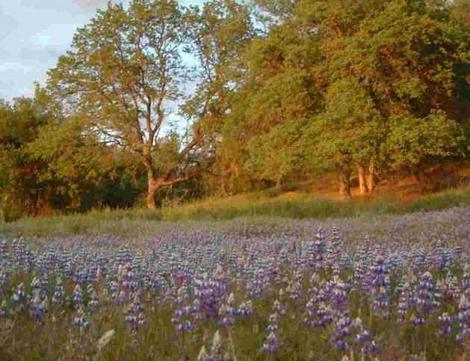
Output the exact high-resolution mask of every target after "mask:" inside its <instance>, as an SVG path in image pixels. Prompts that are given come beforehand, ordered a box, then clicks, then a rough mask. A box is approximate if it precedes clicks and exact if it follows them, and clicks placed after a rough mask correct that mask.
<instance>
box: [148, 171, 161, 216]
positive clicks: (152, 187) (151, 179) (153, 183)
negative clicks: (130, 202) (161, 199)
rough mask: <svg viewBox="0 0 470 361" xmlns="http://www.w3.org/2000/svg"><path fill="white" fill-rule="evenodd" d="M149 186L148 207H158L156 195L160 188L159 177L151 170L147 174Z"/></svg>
mask: <svg viewBox="0 0 470 361" xmlns="http://www.w3.org/2000/svg"><path fill="white" fill-rule="evenodd" d="M147 180H148V186H147V208H148V209H157V202H156V200H155V195H156V194H157V191H158V189H159V186H158V182H157V179H156V177H155V175H154V174H153V172H152V171H151V170H149V171H148V175H147Z"/></svg>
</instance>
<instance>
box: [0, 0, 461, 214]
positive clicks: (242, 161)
mask: <svg viewBox="0 0 470 361" xmlns="http://www.w3.org/2000/svg"><path fill="white" fill-rule="evenodd" d="M468 8H469V5H468V2H467V1H465V0H461V1H453V2H450V1H440V0H435V1H424V0H373V1H357V0H328V1H324V0H296V1H291V0H282V1H281V0H253V1H250V2H238V1H236V0H210V1H206V2H205V3H204V4H203V5H201V6H191V7H183V6H181V5H179V4H178V2H177V1H175V0H133V1H131V2H130V4H129V5H128V6H124V5H121V4H113V3H111V2H110V3H109V4H108V7H107V8H106V9H104V10H99V11H98V12H97V14H96V15H95V16H94V17H93V18H92V20H91V21H90V22H89V23H88V24H87V25H85V26H84V27H82V28H80V29H78V30H77V32H76V34H75V36H74V39H73V42H72V45H71V47H70V50H69V51H67V53H66V54H64V55H63V56H61V57H60V59H59V60H58V63H57V65H56V66H55V67H54V68H52V69H51V70H50V72H49V75H48V81H47V84H46V86H45V87H44V88H40V87H37V90H36V94H35V96H34V97H33V98H31V99H28V98H20V99H14V100H12V101H11V102H5V101H3V102H0V159H1V162H0V195H1V198H0V205H1V207H2V209H3V216H4V217H7V218H8V217H15V216H17V215H18V214H38V213H41V212H43V213H44V212H46V211H47V210H49V211H52V212H54V211H60V210H62V211H63V210H70V211H74V210H86V209H90V208H92V207H103V206H110V207H123V206H131V205H135V204H138V203H139V202H141V201H140V200H139V199H140V195H142V194H144V193H145V203H146V205H147V206H148V207H149V208H155V207H157V205H158V204H159V203H161V201H162V197H163V196H164V195H166V196H171V193H172V192H177V190H178V189H186V190H188V191H189V192H191V191H193V193H192V194H193V196H198V195H200V194H201V190H203V191H204V192H205V193H206V194H208V193H216V192H229V193H233V192H240V191H246V190H250V189H253V188H262V187H268V186H272V185H275V186H278V187H282V184H283V183H285V182H288V181H300V180H304V179H313V178H314V177H315V176H317V175H322V174H326V173H328V174H336V175H337V177H338V188H339V191H340V192H341V195H342V196H343V197H345V198H347V197H350V196H351V179H352V178H353V177H354V174H357V178H358V180H359V186H360V190H361V192H362V193H366V192H372V191H374V189H375V186H376V183H377V182H378V181H379V180H380V179H384V178H385V177H387V175H388V174H391V173H393V172H395V173H396V172H398V173H399V172H411V173H416V172H419V171H420V170H421V169H423V168H424V167H426V165H428V164H436V163H438V162H440V161H446V160H449V159H462V158H465V157H467V156H468V152H469V146H470V143H469V137H468V135H469V132H470V23H469V20H468V15H467V13H468V11H467V9H468ZM14 205H16V206H14Z"/></svg>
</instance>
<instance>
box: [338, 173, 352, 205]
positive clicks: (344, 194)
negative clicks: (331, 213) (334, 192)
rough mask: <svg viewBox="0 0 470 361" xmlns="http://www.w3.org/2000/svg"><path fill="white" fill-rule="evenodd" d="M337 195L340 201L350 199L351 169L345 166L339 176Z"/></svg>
mask: <svg viewBox="0 0 470 361" xmlns="http://www.w3.org/2000/svg"><path fill="white" fill-rule="evenodd" d="M339 194H340V196H341V199H350V198H351V169H350V168H349V166H346V167H345V168H344V169H342V170H341V173H340V176H339Z"/></svg>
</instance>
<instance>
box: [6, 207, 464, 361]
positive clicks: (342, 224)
mask: <svg viewBox="0 0 470 361" xmlns="http://www.w3.org/2000/svg"><path fill="white" fill-rule="evenodd" d="M392 213H393V212H392ZM103 217H104V216H103ZM469 219H470V207H469V206H468V205H463V204H462V205H460V206H455V207H451V208H448V209H445V210H437V211H427V212H425V211H419V212H415V213H405V214H385V215H380V214H375V215H373V214H372V213H366V214H362V215H357V216H356V217H348V218H332V217H324V219H313V218H298V219H290V218H285V217H274V216H260V217H242V218H236V219H232V220H224V219H221V220H214V219H206V220H180V221H177V222H170V221H161V220H152V219H147V220H145V219H142V218H140V219H139V218H137V217H136V218H134V219H132V218H125V217H122V218H121V219H114V220H110V219H108V220H102V222H101V223H100V224H99V225H97V224H95V225H94V226H92V227H91V228H90V231H89V232H88V233H86V232H80V230H81V229H82V228H77V229H75V231H76V232H71V231H73V230H74V229H73V227H72V228H70V227H63V228H61V229H60V230H59V231H58V232H56V233H54V232H52V228H54V225H55V226H57V225H59V224H60V221H58V220H54V219H49V220H47V219H43V220H37V222H40V224H42V225H43V224H45V223H47V222H49V223H50V225H49V228H47V227H45V228H42V231H41V229H40V228H36V231H35V232H32V233H29V234H25V235H24V238H21V237H18V236H17V235H15V228H14V227H13V226H12V227H13V228H12V227H10V228H9V229H8V230H6V229H4V236H3V237H2V238H3V239H2V241H1V244H0V290H1V291H0V300H1V302H0V303H1V306H0V315H1V320H0V359H1V360H5V361H8V360H194V361H196V360H197V361H209V360H234V361H242V360H325V361H327V360H351V361H352V360H449V361H450V360H468V359H469V357H470V343H469V341H470V242H469V240H470V237H469V234H470V223H469V222H468V220H469ZM62 221H63V219H62ZM30 222H31V221H30ZM20 224H21V223H20ZM78 224H79V225H80V227H82V226H83V224H86V222H84V220H83V219H82V220H81V223H78ZM23 225H24V224H23ZM119 225H120V226H119ZM98 226H99V227H100V228H99V229H98V228H97V227H98ZM15 227H19V226H18V225H16V226H15ZM43 227H44V226H43ZM16 229H17V228H16ZM124 229H125V230H127V231H126V232H123V230H124ZM74 233H75V234H74Z"/></svg>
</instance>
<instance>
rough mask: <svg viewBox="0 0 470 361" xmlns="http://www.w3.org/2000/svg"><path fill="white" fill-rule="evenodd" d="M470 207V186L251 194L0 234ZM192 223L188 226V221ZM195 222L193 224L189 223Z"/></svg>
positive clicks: (95, 214)
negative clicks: (417, 191) (370, 195)
mask: <svg viewBox="0 0 470 361" xmlns="http://www.w3.org/2000/svg"><path fill="white" fill-rule="evenodd" d="M462 205H463V206H466V205H470V187H466V188H463V189H454V190H448V191H444V192H441V193H437V194H433V195H428V196H426V197H423V198H421V199H419V200H417V201H415V202H411V203H403V202H402V201H400V200H398V199H397V198H396V197H393V196H391V195H383V196H381V197H379V198H376V199H372V200H371V199H355V200H351V201H334V200H327V199H320V198H317V197H315V196H313V195H309V194H307V193H305V194H294V195H293V196H292V195H291V198H286V195H272V194H268V193H266V192H265V193H260V192H258V193H250V194H245V195H238V196H234V197H229V198H210V199H206V200H202V201H197V202H193V203H189V204H186V205H175V206H165V207H164V208H162V209H160V210H157V211H149V210H145V209H129V210H101V211H92V212H89V213H87V214H76V215H68V216H54V217H50V218H23V219H20V220H18V221H15V222H12V223H3V224H0V233H7V234H12V235H15V236H17V235H22V236H43V237H47V236H60V235H70V234H95V235H100V234H113V235H133V234H139V233H142V232H143V233H146V234H151V233H152V231H153V230H154V229H156V228H158V229H159V230H162V229H163V230H164V229H171V228H172V227H174V225H172V222H175V221H183V220H184V221H186V220H205V221H212V222H214V223H217V221H223V220H229V219H234V218H239V217H244V218H273V217H275V218H278V217H281V218H294V219H301V218H317V219H325V218H346V217H368V216H375V215H386V214H404V213H410V212H417V211H432V210H442V209H446V208H451V207H455V206H462ZM186 223H188V222H186ZM189 223H191V222H189Z"/></svg>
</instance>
